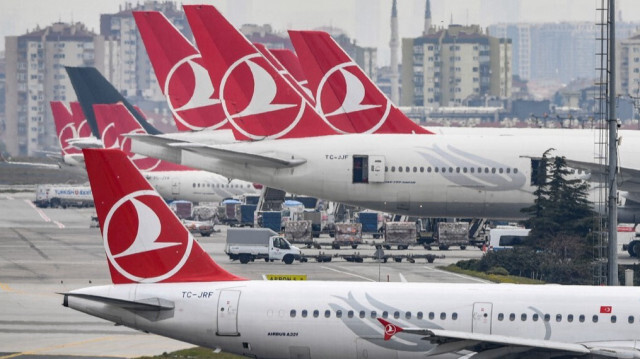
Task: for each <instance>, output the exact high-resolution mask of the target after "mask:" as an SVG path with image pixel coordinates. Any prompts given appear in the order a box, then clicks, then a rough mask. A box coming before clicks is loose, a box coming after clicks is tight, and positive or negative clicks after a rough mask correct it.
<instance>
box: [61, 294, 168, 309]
mask: <svg viewBox="0 0 640 359" xmlns="http://www.w3.org/2000/svg"><path fill="white" fill-rule="evenodd" d="M60 294H62V295H64V302H63V305H64V306H65V307H66V306H67V301H68V299H67V298H68V297H76V298H82V299H87V300H92V301H95V302H100V303H104V304H109V305H115V306H118V307H120V308H123V309H127V310H131V311H162V310H173V309H174V308H175V305H174V303H173V302H172V301H169V300H166V299H162V298H148V299H142V300H136V301H132V300H124V299H117V298H109V297H101V296H97V295H91V294H82V293H60Z"/></svg>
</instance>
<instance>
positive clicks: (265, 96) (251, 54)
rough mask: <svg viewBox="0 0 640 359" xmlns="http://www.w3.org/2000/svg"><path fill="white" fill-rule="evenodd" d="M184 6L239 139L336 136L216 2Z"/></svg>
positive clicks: (214, 83) (224, 107)
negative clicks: (217, 6) (220, 10)
mask: <svg viewBox="0 0 640 359" xmlns="http://www.w3.org/2000/svg"><path fill="white" fill-rule="evenodd" d="M184 10H185V13H186V14H187V19H188V20H189V24H190V26H191V30H192V31H193V35H194V37H195V39H196V42H197V44H198V48H199V49H200V53H201V54H202V58H203V60H204V64H205V66H206V67H207V70H208V71H209V74H210V77H211V80H212V82H213V85H214V87H215V88H217V89H218V90H219V94H220V100H221V102H222V107H223V109H224V111H225V113H226V115H227V118H228V119H229V121H230V122H231V125H232V126H233V130H234V133H235V134H236V137H237V138H239V139H262V138H264V137H270V138H299V137H312V136H322V135H330V134H336V131H335V130H334V129H333V128H331V127H330V126H329V124H328V123H326V122H325V121H324V120H323V118H322V117H321V116H319V115H318V114H317V113H316V112H315V111H314V110H313V109H312V108H311V107H310V106H309V104H308V103H307V102H306V101H305V100H304V99H303V97H301V96H300V94H298V93H297V92H296V91H293V90H292V88H291V86H290V85H289V84H288V83H287V81H286V80H285V79H284V78H283V77H282V76H281V75H280V74H278V72H277V70H276V69H275V68H274V67H273V66H272V65H271V64H269V62H268V61H267V60H266V59H265V58H264V57H262V56H261V55H260V53H259V52H258V51H257V50H256V48H255V47H253V46H252V45H251V43H250V42H249V41H248V40H247V39H246V38H245V37H244V36H243V35H242V34H241V33H240V32H238V31H237V30H236V29H235V28H234V27H233V26H232V25H231V24H230V23H229V22H228V21H227V20H226V19H225V18H224V17H223V16H222V14H220V13H219V12H218V11H217V10H216V9H215V8H214V7H213V6H205V5H188V6H187V5H185V6H184Z"/></svg>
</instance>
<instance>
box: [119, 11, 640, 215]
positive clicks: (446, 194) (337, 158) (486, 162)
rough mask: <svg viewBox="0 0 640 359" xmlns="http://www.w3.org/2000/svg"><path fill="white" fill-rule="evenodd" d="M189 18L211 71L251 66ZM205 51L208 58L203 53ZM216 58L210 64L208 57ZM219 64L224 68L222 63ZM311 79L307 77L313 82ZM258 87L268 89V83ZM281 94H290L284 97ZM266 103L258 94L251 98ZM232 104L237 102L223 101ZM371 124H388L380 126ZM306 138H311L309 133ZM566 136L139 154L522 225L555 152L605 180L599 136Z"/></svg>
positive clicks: (301, 188)
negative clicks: (544, 164)
mask: <svg viewBox="0 0 640 359" xmlns="http://www.w3.org/2000/svg"><path fill="white" fill-rule="evenodd" d="M184 8H185V13H186V15H187V19H188V20H189V21H190V24H191V28H192V31H193V33H194V36H195V38H196V42H198V43H199V45H200V43H202V44H201V45H200V46H199V47H200V49H201V54H202V56H203V61H204V63H205V65H207V64H208V63H209V62H218V63H235V62H236V61H240V60H241V59H246V58H247V56H253V55H251V53H253V52H251V51H252V50H251V49H253V47H252V46H251V45H250V44H249V43H248V41H246V39H244V38H243V37H242V36H241V34H239V33H238V32H237V30H235V28H233V26H232V25H231V24H229V23H228V22H227V21H226V19H224V17H223V16H222V15H221V14H220V13H219V12H217V10H215V8H213V7H210V6H196V5H193V6H185V7H184ZM223 35H224V36H223ZM203 38H204V40H203ZM205 40H206V41H205ZM203 41H205V42H204V43H203ZM205 44H206V46H205ZM207 48H208V49H209V50H205V49H207ZM242 50H244V51H242ZM209 52H210V53H212V57H208V53H209ZM223 55H224V56H226V57H225V58H224V61H223V60H222V59H220V58H219V57H221V56H223ZM301 56H303V55H302V54H301ZM327 58H330V57H327ZM207 59H209V60H211V61H209V60H207ZM216 59H217V60H219V61H214V60H216ZM303 61H304V60H303ZM212 68H213V67H211V66H209V67H208V69H209V71H210V75H211V78H212V79H215V78H216V76H218V77H221V76H227V77H226V78H231V77H232V76H233V74H227V73H224V74H223V73H222V72H221V71H218V72H217V73H215V74H214V73H213V72H212V71H211V70H212ZM214 75H215V76H214ZM272 76H276V75H272ZM312 78H313V76H310V77H309V80H310V81H311V82H313V79H312ZM358 78H360V77H358ZM253 79H254V81H265V82H269V81H270V80H265V78H263V77H260V78H258V77H254V78H253ZM251 82H253V81H251ZM281 84H282V86H284V85H285V84H284V83H281ZM262 86H265V85H264V84H263V85H259V86H257V85H256V88H261V87H262ZM245 87H247V86H245ZM311 88H312V89H313V85H311ZM365 88H367V89H368V88H369V86H365ZM249 89H250V87H249ZM246 90H247V89H245V91H246ZM277 91H278V92H286V90H285V89H282V90H279V89H278V90H277ZM312 92H313V90H312ZM343 92H344V90H343ZM258 94H259V92H257V91H255V94H252V93H249V95H255V96H258ZM225 96H226V92H225ZM238 96H239V99H238V100H237V101H235V104H237V105H238V106H237V107H235V110H234V111H236V112H239V113H242V112H246V111H247V108H248V107H250V106H249V105H248V104H253V103H255V102H256V101H255V100H253V99H248V100H247V99H246V97H247V96H248V95H247V94H246V93H243V94H242V96H240V95H238ZM316 99H318V97H316ZM233 100H234V98H233V97H230V98H229V99H228V100H225V101H233ZM225 101H223V102H225ZM240 104H243V105H240ZM319 104H321V101H320V103H319ZM243 106H245V107H247V108H245V107H243ZM303 107H304V106H303V105H298V111H288V112H285V111H283V110H280V111H275V110H274V111H271V112H270V113H269V114H270V115H272V116H274V117H275V115H276V114H277V115H278V120H279V121H281V122H282V123H293V122H294V121H296V119H295V116H297V114H298V113H301V112H302V110H301V109H302V108H303ZM287 110H289V109H287ZM308 114H309V115H310V116H309V117H308V118H305V116H306V115H307V113H305V114H304V116H303V118H302V119H300V123H302V121H303V120H305V119H306V120H307V123H312V122H313V123H322V122H315V121H320V119H321V118H320V117H319V116H317V115H314V114H313V113H311V112H309V113H308ZM287 116H288V117H287ZM263 117H267V116H266V115H265V116H263ZM287 118H288V119H287ZM258 120H266V119H265V118H261V119H256V121H258ZM373 121H374V122H373V123H380V119H379V118H378V119H374V120H373ZM345 123H346V122H345ZM305 130H306V131H310V129H309V128H308V127H307V128H305ZM560 133H562V132H554V134H555V135H554V134H550V135H548V136H539V135H536V134H531V135H528V134H523V135H521V136H499V135H491V134H484V135H479V134H478V135H476V134H474V133H472V132H469V133H467V134H460V135H456V136H439V135H431V134H429V135H427V134H418V133H415V134H378V133H374V134H342V135H337V136H329V135H324V136H319V135H318V136H315V137H306V138H284V139H283V138H279V139H278V140H277V141H268V140H262V141H254V142H252V143H246V142H245V143H229V144H210V143H206V142H197V141H189V140H178V139H176V138H159V137H146V138H145V137H141V136H136V137H135V138H133V144H132V149H133V151H134V152H137V153H142V154H146V155H149V156H151V157H158V158H162V159H165V160H168V161H172V162H176V163H181V164H185V165H188V166H192V167H195V168H199V169H203V170H215V171H217V172H218V173H221V174H224V175H226V176H229V177H233V178H242V179H244V180H247V181H253V182H260V183H262V184H264V185H267V186H270V187H275V188H279V189H282V190H285V191H287V192H290V193H299V194H305V195H310V196H314V197H318V198H324V199H327V200H331V201H339V202H343V203H347V204H351V205H356V206H360V207H365V208H370V209H374V210H379V211H383V212H391V213H397V214H404V215H410V216H425V217H454V218H499V219H522V218H523V216H524V215H523V214H522V213H521V212H520V209H522V208H524V207H528V206H530V205H531V203H533V199H534V197H533V194H532V193H533V191H534V190H535V186H536V183H534V182H532V178H534V177H532V173H533V171H535V169H536V167H537V165H538V164H539V158H540V157H541V156H542V154H543V153H544V152H545V151H546V150H548V149H549V148H552V147H553V148H556V151H555V152H554V155H559V156H565V157H566V158H567V159H568V162H569V164H570V165H571V166H575V167H577V168H585V169H589V170H590V171H591V173H592V176H591V177H592V178H595V177H597V176H598V175H600V173H601V171H602V168H599V167H597V166H595V167H594V166H593V162H594V158H595V156H596V154H594V148H595V146H594V144H593V141H594V138H597V137H595V132H594V130H591V131H590V130H584V131H580V132H575V133H572V135H570V136H564V135H563V136H561V135H559V134H560ZM639 135H640V134H639V133H637V132H632V131H628V132H627V133H625V137H629V138H630V140H628V141H625V143H624V145H622V146H620V151H621V152H620V154H621V156H620V158H621V159H622V161H623V162H621V165H624V166H622V168H621V172H622V173H621V175H622V177H621V178H623V182H622V183H620V189H621V190H623V191H627V192H629V193H631V194H632V196H635V197H637V193H638V190H639V188H638V186H637V180H636V178H638V176H637V174H638V173H637V170H636V169H638V168H640V166H639V165H640V163H638V161H639V160H638V153H639V152H640V148H638V146H639V142H638V141H637V139H638V136H639ZM635 197H634V198H635ZM639 209H640V208H639V207H638V206H635V208H629V209H628V212H627V215H628V216H629V217H630V218H624V219H621V220H627V219H631V220H633V217H634V216H636V214H637V213H638V210H639Z"/></svg>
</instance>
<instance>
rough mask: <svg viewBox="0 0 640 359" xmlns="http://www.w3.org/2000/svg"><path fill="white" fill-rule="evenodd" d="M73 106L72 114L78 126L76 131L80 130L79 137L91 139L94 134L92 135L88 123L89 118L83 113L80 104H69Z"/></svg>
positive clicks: (74, 102) (75, 102)
mask: <svg viewBox="0 0 640 359" xmlns="http://www.w3.org/2000/svg"><path fill="white" fill-rule="evenodd" d="M69 105H71V114H72V116H73V122H74V123H75V124H76V129H77V130H78V137H91V136H93V134H92V133H91V126H89V123H88V122H87V116H85V115H84V112H82V106H80V102H77V101H73V102H71V103H69Z"/></svg>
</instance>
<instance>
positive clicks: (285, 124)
mask: <svg viewBox="0 0 640 359" xmlns="http://www.w3.org/2000/svg"><path fill="white" fill-rule="evenodd" d="M276 76H278V73H277V71H276V70H275V69H274V68H273V67H272V66H271V65H270V64H269V63H268V62H267V60H266V59H265V58H263V57H262V56H261V55H260V54H257V53H254V54H250V55H247V56H245V57H243V58H241V59H239V60H238V61H236V62H235V63H233V64H232V65H231V66H230V67H229V69H228V70H227V72H226V73H225V74H224V76H223V77H222V80H221V82H220V99H221V100H222V108H223V110H224V113H225V115H226V117H227V119H228V120H229V122H230V123H231V124H232V125H233V126H234V127H235V128H236V129H237V130H238V131H239V132H241V133H242V134H243V135H245V136H247V137H248V138H251V139H262V138H264V137H267V136H271V137H274V138H277V137H281V136H282V135H284V134H286V133H287V132H289V131H290V130H291V129H292V128H294V127H295V126H296V124H297V123H298V122H300V119H301V118H302V114H303V112H304V105H305V101H303V99H302V97H301V96H300V95H299V94H297V93H295V91H293V90H291V91H287V90H289V89H288V88H286V89H285V88H283V87H285V86H281V87H279V86H278V85H279V84H285V83H286V80H284V79H283V78H281V77H279V76H278V77H277V78H276ZM227 99H233V100H227ZM292 102H293V103H292Z"/></svg>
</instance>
